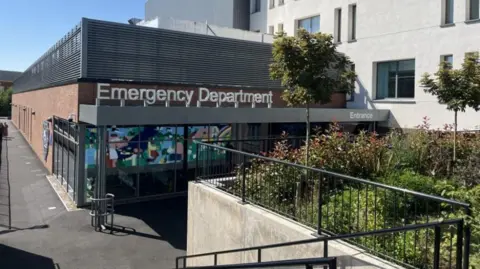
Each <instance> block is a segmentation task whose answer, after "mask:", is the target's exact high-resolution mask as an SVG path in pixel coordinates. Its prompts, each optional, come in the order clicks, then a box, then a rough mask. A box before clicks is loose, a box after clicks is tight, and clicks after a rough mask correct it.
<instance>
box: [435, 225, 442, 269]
mask: <svg viewBox="0 0 480 269" xmlns="http://www.w3.org/2000/svg"><path fill="white" fill-rule="evenodd" d="M441 233H442V230H441V227H440V225H437V226H435V242H434V246H433V268H434V269H439V268H440V242H441V240H442V238H441V236H442V235H441Z"/></svg>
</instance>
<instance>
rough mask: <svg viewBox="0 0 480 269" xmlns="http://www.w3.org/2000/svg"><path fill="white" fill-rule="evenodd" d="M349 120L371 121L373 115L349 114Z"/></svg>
mask: <svg viewBox="0 0 480 269" xmlns="http://www.w3.org/2000/svg"><path fill="white" fill-rule="evenodd" d="M350 119H352V120H353V119H356V120H371V119H373V113H358V112H357V113H356V112H350Z"/></svg>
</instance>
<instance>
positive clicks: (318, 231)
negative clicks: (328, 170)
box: [317, 174, 323, 236]
mask: <svg viewBox="0 0 480 269" xmlns="http://www.w3.org/2000/svg"><path fill="white" fill-rule="evenodd" d="M322 177H323V174H320V179H319V181H318V213H317V214H318V216H317V218H318V223H317V235H318V236H320V234H321V233H322V204H323V197H322V196H323V195H322V181H323V178H322Z"/></svg>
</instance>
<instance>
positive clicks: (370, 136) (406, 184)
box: [229, 118, 480, 267]
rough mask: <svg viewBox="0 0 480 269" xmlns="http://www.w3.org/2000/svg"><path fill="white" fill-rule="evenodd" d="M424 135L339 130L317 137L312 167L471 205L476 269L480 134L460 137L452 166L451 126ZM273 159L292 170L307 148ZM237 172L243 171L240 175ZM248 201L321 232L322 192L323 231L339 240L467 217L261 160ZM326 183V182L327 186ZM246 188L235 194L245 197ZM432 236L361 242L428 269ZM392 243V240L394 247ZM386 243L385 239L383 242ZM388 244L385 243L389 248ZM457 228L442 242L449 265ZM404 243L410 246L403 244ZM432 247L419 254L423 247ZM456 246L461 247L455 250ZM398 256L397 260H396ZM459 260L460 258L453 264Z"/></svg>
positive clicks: (280, 148)
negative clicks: (338, 236)
mask: <svg viewBox="0 0 480 269" xmlns="http://www.w3.org/2000/svg"><path fill="white" fill-rule="evenodd" d="M418 127H419V128H418V130H415V131H413V132H410V133H406V134H402V133H399V132H391V133H390V134H388V135H386V136H384V137H379V136H378V135H377V134H375V133H365V132H362V133H360V134H359V135H357V136H356V137H354V139H353V140H352V139H351V136H350V135H349V134H347V133H343V132H341V131H340V128H339V126H338V125H336V124H333V125H332V126H331V127H330V128H329V129H328V130H325V132H324V133H320V132H318V133H317V134H316V136H314V137H313V138H312V140H311V143H310V160H309V165H310V166H312V167H316V168H321V169H324V170H327V171H331V172H337V173H340V174H345V175H349V176H353V177H360V178H366V179H369V180H372V181H377V182H380V183H383V184H386V185H391V186H397V187H400V188H405V189H409V190H413V191H417V192H421V193H426V194H432V195H440V196H445V197H448V198H452V199H456V200H460V201H465V202H467V203H470V204H471V205H472V211H473V215H472V216H473V217H472V218H467V221H468V222H469V223H470V224H471V225H472V251H471V253H472V258H471V264H472V265H473V266H477V267H478V266H480V263H479V261H480V254H479V253H480V185H479V183H480V134H467V133H463V134H459V135H458V137H457V161H456V162H455V163H454V162H453V161H452V157H453V139H452V134H451V132H450V131H451V126H445V128H444V129H443V130H431V129H430V127H429V123H428V118H424V122H423V123H422V124H421V125H420V126H418ZM266 155H267V156H268V157H272V158H276V159H280V160H284V161H287V162H292V163H299V164H303V163H304V162H305V160H304V158H303V156H305V148H304V147H301V148H299V149H294V148H292V147H290V145H289V144H288V143H287V140H285V141H282V142H280V143H278V144H277V145H276V147H275V148H274V150H273V151H272V152H268V153H266ZM238 172H242V170H241V169H239V170H238ZM246 172H247V173H246V180H247V181H246V182H247V184H246V197H247V199H249V200H251V201H253V202H255V203H257V204H260V205H263V206H265V207H267V208H269V209H272V210H274V211H276V212H279V213H281V214H284V215H287V216H289V217H291V218H293V219H295V220H297V221H300V222H302V223H304V224H307V225H309V226H310V227H312V228H315V229H316V228H317V220H318V214H319V212H318V201H319V196H318V195H319V188H323V191H322V195H323V196H322V201H323V205H322V218H321V219H322V223H321V225H322V228H323V229H324V230H327V231H330V232H332V233H336V234H344V233H352V232H361V231H373V230H377V229H382V228H388V227H398V226H400V225H404V224H409V223H419V222H427V221H432V220H438V219H457V218H466V216H465V213H464V211H462V210H461V208H452V206H449V205H446V204H442V203H439V202H432V201H427V202H425V201H424V200H421V199H417V198H415V196H407V195H401V194H399V192H396V191H389V190H384V189H378V188H372V187H370V188H368V187H365V186H366V185H359V184H353V183H349V181H348V180H343V179H341V178H335V179H333V178H324V177H319V174H318V173H313V174H312V173H307V172H305V171H301V169H298V168H295V167H292V166H288V165H284V164H279V163H274V162H266V161H262V160H260V159H258V160H256V161H254V162H252V163H251V164H250V165H249V166H248V167H247V168H246ZM320 178H321V180H320ZM241 190H242V186H241V181H239V180H237V181H236V182H235V183H234V185H233V186H231V187H230V188H229V191H231V192H233V193H235V194H240V193H241ZM431 232H433V231H432V230H428V231H427V230H422V231H417V232H406V233H402V234H399V235H398V236H399V237H398V238H399V239H402V240H398V241H397V240H395V238H396V236H395V235H391V236H390V235H389V236H377V237H372V238H363V239H359V240H356V241H355V242H356V243H359V244H362V245H363V246H366V247H368V248H370V249H372V248H375V249H377V250H382V252H383V253H384V254H385V255H388V256H391V257H395V258H396V259H397V260H403V261H405V262H408V264H410V265H414V266H417V267H423V266H424V263H425V262H427V261H431V259H432V257H433V253H432V251H433V250H432V247H431V246H432V245H433V234H431ZM392 237H393V240H392ZM383 239H385V240H383ZM382 240H383V241H382ZM455 240H456V233H455V231H454V228H452V227H450V228H446V230H445V232H444V233H443V237H442V248H441V249H442V253H441V254H442V260H441V262H442V266H446V265H447V264H448V263H449V262H450V257H449V254H450V253H453V255H454V254H455V252H454V249H452V248H450V243H451V241H452V242H455ZM404 242H405V244H403V243H404ZM418 244H419V245H422V246H425V247H424V248H423V249H419V248H418V246H417V245H418ZM453 245H455V244H453ZM392 255H393V256H392ZM454 261H455V257H453V263H454Z"/></svg>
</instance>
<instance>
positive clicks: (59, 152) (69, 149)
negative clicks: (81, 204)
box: [43, 118, 78, 200]
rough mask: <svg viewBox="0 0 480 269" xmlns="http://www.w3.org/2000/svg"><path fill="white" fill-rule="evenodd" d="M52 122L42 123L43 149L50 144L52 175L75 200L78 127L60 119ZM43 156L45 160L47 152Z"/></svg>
mask: <svg viewBox="0 0 480 269" xmlns="http://www.w3.org/2000/svg"><path fill="white" fill-rule="evenodd" d="M52 122H53V123H50V122H48V121H45V122H44V134H43V143H44V147H48V145H49V144H52V148H53V150H52V151H53V174H54V175H55V176H56V178H57V180H58V182H59V183H60V184H61V185H62V187H63V188H64V189H65V190H66V191H67V193H68V195H69V196H70V198H72V199H73V200H75V199H76V186H77V183H78V182H77V176H78V174H77V154H78V125H77V124H76V123H73V122H69V121H67V120H64V119H60V118H54V119H53V121H52ZM52 125H53V128H52ZM51 129H53V130H51ZM44 154H45V158H47V156H48V151H44Z"/></svg>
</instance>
